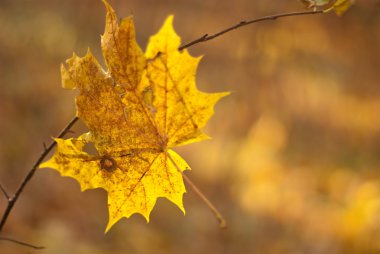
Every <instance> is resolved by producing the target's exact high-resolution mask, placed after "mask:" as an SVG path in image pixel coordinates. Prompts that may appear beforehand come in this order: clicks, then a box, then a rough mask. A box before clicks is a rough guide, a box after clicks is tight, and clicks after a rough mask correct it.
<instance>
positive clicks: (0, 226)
mask: <svg viewBox="0 0 380 254" xmlns="http://www.w3.org/2000/svg"><path fill="white" fill-rule="evenodd" d="M78 119H79V118H78V117H74V118H73V119H72V120H71V121H70V122H69V123H68V124H67V125H66V127H65V128H63V130H62V131H61V132H60V133H59V135H58V137H59V138H62V137H63V136H64V135H65V134H66V133H67V132H68V130H70V128H71V127H72V126H73V125H74V124H75V123H76V121H78ZM55 144H56V143H55V141H52V142H51V143H50V145H49V146H48V147H47V149H45V150H44V151H43V152H42V154H41V155H40V157H38V159H37V161H36V162H35V163H34V165H33V167H32V168H31V169H30V170H29V172H28V174H27V175H26V176H25V178H24V179H23V180H22V182H21V184H20V186H19V187H18V188H17V190H16V193H15V194H14V195H13V197H10V198H8V205H7V207H6V209H5V212H4V214H3V216H2V217H1V222H0V231H1V230H2V229H3V227H4V225H5V222H6V221H7V219H8V216H9V213H10V212H11V211H12V208H13V206H14V205H15V203H16V201H17V199H18V198H19V196H20V194H21V193H22V191H23V190H24V188H25V186H26V185H27V184H28V182H29V181H30V179H31V178H32V177H33V175H34V173H35V172H36V170H37V167H38V165H40V163H41V162H42V161H43V160H44V159H45V157H46V155H47V154H48V153H49V152H50V151H51V150H52V149H53V148H54V146H55Z"/></svg>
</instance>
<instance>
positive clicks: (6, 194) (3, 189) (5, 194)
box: [0, 183, 9, 200]
mask: <svg viewBox="0 0 380 254" xmlns="http://www.w3.org/2000/svg"><path fill="white" fill-rule="evenodd" d="M0 189H1V192H2V193H3V194H4V196H5V197H6V198H7V200H9V194H8V192H7V191H6V190H5V188H4V186H3V185H2V184H1V183H0Z"/></svg>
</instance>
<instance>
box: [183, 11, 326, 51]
mask: <svg viewBox="0 0 380 254" xmlns="http://www.w3.org/2000/svg"><path fill="white" fill-rule="evenodd" d="M322 13H324V11H323V10H316V11H302V12H289V13H282V14H276V15H270V16H265V17H262V18H257V19H251V20H247V21H245V20H244V21H240V22H239V23H238V24H236V25H233V26H230V27H228V28H226V29H224V30H222V31H220V32H217V33H215V34H212V35H208V34H205V35H203V36H202V37H199V38H198V39H196V40H194V41H191V42H189V43H187V44H185V45H183V46H181V47H179V48H178V50H183V49H185V48H189V47H191V46H193V45H195V44H198V43H201V42H206V41H210V40H212V39H215V38H216V37H219V36H221V35H223V34H225V33H228V32H231V31H232V30H235V29H238V28H240V27H243V26H247V25H250V24H253V23H257V22H261V21H266V20H276V19H279V18H284V17H292V16H304V15H313V14H322Z"/></svg>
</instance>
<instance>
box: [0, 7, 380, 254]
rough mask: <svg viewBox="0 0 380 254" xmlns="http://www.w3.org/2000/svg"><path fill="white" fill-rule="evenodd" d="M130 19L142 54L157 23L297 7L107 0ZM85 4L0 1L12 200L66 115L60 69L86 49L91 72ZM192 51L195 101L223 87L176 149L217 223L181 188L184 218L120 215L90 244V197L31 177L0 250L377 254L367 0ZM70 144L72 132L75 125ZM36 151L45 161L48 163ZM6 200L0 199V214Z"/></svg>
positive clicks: (4, 172) (94, 21) (0, 67)
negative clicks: (341, 11) (199, 93)
mask: <svg viewBox="0 0 380 254" xmlns="http://www.w3.org/2000/svg"><path fill="white" fill-rule="evenodd" d="M110 3H111V4H112V5H113V7H114V8H115V9H116V10H117V12H118V14H119V16H120V17H124V16H127V15H130V14H133V15H134V16H135V22H136V28H137V36H138V42H139V43H140V45H141V47H142V48H145V46H146V43H147V40H148V38H149V36H150V35H151V34H153V33H155V32H156V31H157V30H158V29H159V27H160V26H161V24H162V22H163V21H164V19H165V17H166V16H167V15H169V14H174V15H175V20H174V26H175V29H176V30H177V32H178V33H179V35H180V36H181V37H182V40H183V42H189V41H192V40H194V39H196V38H198V37H200V36H202V35H203V34H205V33H209V34H211V33H213V32H217V31H220V30H222V29H224V28H226V27H228V26H230V25H232V24H235V23H237V22H239V21H241V20H246V19H251V18H257V17H261V16H264V15H271V14H277V13H283V12H289V11H302V10H303V5H301V4H300V3H299V2H298V1H296V0H274V1H264V0H260V1H251V0H235V1H218V0H193V1H188V0H166V1H163V0H162V1H153V0H145V1H141V0H110ZM104 17H105V9H104V7H103V4H102V3H101V1H100V0H96V1H95V0H80V1H76V0H67V1H59V0H33V1H32V0H0V86H1V89H0V181H1V183H2V184H3V185H4V186H6V188H7V190H8V191H9V192H10V193H13V192H14V191H15V190H16V188H17V186H18V184H19V183H20V181H21V179H22V178H23V177H24V175H25V174H26V172H27V171H28V170H29V169H30V167H31V165H32V164H33V163H34V161H35V160H36V158H37V157H38V156H39V155H40V153H41V152H42V150H43V142H46V143H48V142H50V140H51V137H52V136H54V135H56V134H57V133H58V132H59V131H60V130H61V129H62V128H63V126H65V125H66V123H67V122H68V121H69V120H70V119H71V118H72V117H73V116H74V115H75V105H74V97H75V95H76V92H75V91H66V90H63V89H62V88H61V84H60V69H59V68H60V64H61V63H62V62H64V61H65V60H66V59H67V58H69V57H71V55H72V53H73V51H75V52H76V53H77V54H78V55H80V56H83V55H84V54H85V53H86V50H87V48H88V47H90V48H91V50H92V52H94V54H95V56H96V57H97V58H98V59H99V61H100V62H101V63H102V64H103V66H104V61H103V59H102V56H101V52H100V34H102V33H103V28H104ZM189 51H190V53H191V54H192V55H194V56H199V55H205V57H204V58H203V60H202V62H201V64H200V66H199V70H198V75H197V83H198V87H199V88H200V89H201V90H203V91H208V92H219V91H232V94H231V95H230V96H228V97H227V98H224V99H223V100H222V101H220V103H218V105H217V107H216V114H215V116H214V117H213V118H212V119H211V121H210V122H209V124H208V127H207V128H206V132H207V133H208V134H209V135H211V136H212V137H213V139H212V140H210V141H205V142H202V143H198V144H193V145H189V146H186V147H183V148H180V149H177V151H178V152H179V153H180V154H181V155H182V156H183V157H184V158H185V159H186V160H187V161H188V162H189V165H190V166H191V167H192V169H193V170H192V171H191V172H188V173H187V175H188V176H189V177H190V178H191V179H192V180H193V182H194V183H196V184H197V186H198V187H199V188H200V189H201V190H203V192H204V193H205V195H206V196H207V197H208V198H209V199H210V200H211V201H212V202H213V203H214V204H215V206H216V207H218V208H219V210H220V211H221V213H222V214H223V215H224V216H225V218H226V220H227V223H228V229H226V230H220V229H219V228H218V225H217V222H216V219H215V218H214V216H213V215H212V213H211V212H210V211H209V209H208V208H207V207H206V206H205V205H204V203H203V202H202V201H201V200H200V199H199V198H198V197H197V195H196V194H195V193H194V191H193V190H192V189H190V188H188V193H187V194H185V196H184V204H185V208H186V216H183V214H182V213H181V211H180V210H179V209H178V208H177V207H175V206H174V205H173V204H171V203H170V202H169V201H167V200H164V199H159V200H158V202H157V205H156V207H155V208H154V210H153V212H152V214H151V222H150V223H149V224H147V223H146V222H145V220H144V219H143V218H142V216H140V215H134V216H132V218H130V219H128V220H127V219H123V220H121V221H120V222H119V223H117V224H116V225H115V226H114V227H113V228H112V229H111V231H110V232H109V233H108V234H107V235H104V233H103V232H104V229H105V226H106V224H107V220H108V219H107V218H108V217H107V216H108V215H107V203H106V193H105V192H104V191H103V190H91V191H86V192H84V193H81V192H80V189H79V185H78V183H76V182H75V181H74V180H72V179H69V178H62V177H60V176H59V174H58V173H57V172H55V171H53V170H51V169H43V170H39V171H37V173H36V174H35V176H34V178H33V179H32V181H31V182H30V184H29V185H28V186H27V188H26V189H25V191H24V193H23V194H22V196H21V198H20V199H19V201H18V203H17V204H16V206H15V208H14V210H13V211H12V214H11V216H10V217H9V220H8V222H7V224H6V227H5V228H4V232H3V235H4V236H5V235H6V236H9V237H14V238H17V239H20V240H24V241H28V242H31V243H33V244H36V245H43V246H46V247H47V249H46V250H42V251H35V250H31V249H29V248H25V247H22V246H18V245H15V244H12V243H9V242H4V241H3V242H0V252H1V253H4V254H8V253H95V254H96V253H155V254H156V253H265V254H270V253H292V254H294V253H345V254H350V253H380V241H379V239H380V83H379V82H380V1H378V0H362V1H359V0H358V1H357V3H356V5H354V6H353V7H352V8H351V9H350V10H349V11H348V12H347V13H346V14H345V15H344V16H343V17H337V16H336V15H335V14H334V13H329V14H326V15H314V16H301V17H289V18H285V19H279V20H277V21H267V22H263V23H257V24H254V25H251V26H248V27H244V28H241V29H239V30H236V31H233V32H231V33H229V34H226V35H224V36H223V37H220V38H218V39H215V40H212V41H209V42H207V43H203V44H199V45H196V46H193V47H191V48H190V49H189ZM73 131H74V132H73V133H72V134H70V135H71V136H78V135H79V134H80V133H82V132H84V131H86V129H85V127H84V125H83V124H81V123H80V124H77V125H76V126H75V127H74V128H73ZM49 157H50V155H49ZM5 206H6V200H5V198H3V197H0V211H1V213H2V212H3V210H4V209H5Z"/></svg>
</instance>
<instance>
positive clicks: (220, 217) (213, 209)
mask: <svg viewBox="0 0 380 254" xmlns="http://www.w3.org/2000/svg"><path fill="white" fill-rule="evenodd" d="M166 154H167V156H168V158H169V160H170V161H171V162H172V163H173V165H174V166H175V167H176V169H177V170H178V172H180V173H181V174H182V177H183V179H185V181H186V182H187V183H188V184H189V185H190V187H191V188H192V189H193V190H194V192H195V193H196V194H197V195H198V196H199V197H200V198H201V199H202V201H203V202H205V204H206V205H207V206H208V208H210V210H211V212H212V213H213V214H214V215H215V217H216V219H217V220H218V222H219V227H220V228H222V229H224V228H227V223H226V220H225V219H224V218H223V215H222V214H221V213H220V212H219V210H218V209H217V208H216V207H215V206H214V205H213V203H211V201H210V200H209V199H208V198H207V197H206V196H205V195H204V194H203V192H202V191H201V190H199V189H198V187H197V186H196V185H195V184H194V183H193V182H192V181H191V180H190V179H189V178H188V177H187V176H186V175H185V174H184V173H183V172H182V170H181V169H180V168H179V167H178V165H177V163H175V161H174V160H173V158H172V157H171V156H170V154H169V153H168V152H167V153H166Z"/></svg>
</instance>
